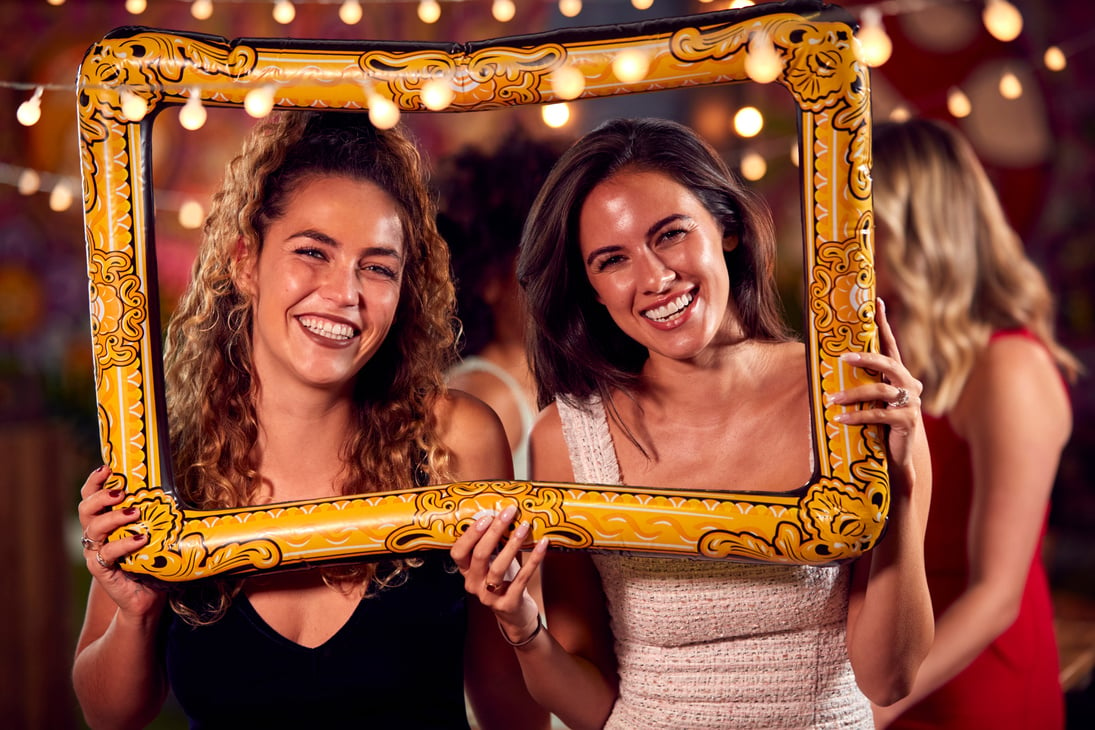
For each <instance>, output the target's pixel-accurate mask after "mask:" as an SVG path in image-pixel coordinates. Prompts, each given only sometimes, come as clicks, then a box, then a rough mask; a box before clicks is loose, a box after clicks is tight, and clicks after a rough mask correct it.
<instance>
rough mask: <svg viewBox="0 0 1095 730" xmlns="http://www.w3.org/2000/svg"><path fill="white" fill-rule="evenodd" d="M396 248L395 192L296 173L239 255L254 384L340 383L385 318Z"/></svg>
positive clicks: (375, 344) (346, 382)
mask: <svg viewBox="0 0 1095 730" xmlns="http://www.w3.org/2000/svg"><path fill="white" fill-rule="evenodd" d="M404 257H405V247H404V240H403V225H402V222H401V218H400V212H399V208H398V207H397V205H396V203H395V201H394V200H393V199H392V198H391V197H390V196H389V195H388V194H387V193H386V192H385V191H384V190H382V189H381V188H380V187H378V186H377V185H375V184H374V183H371V182H366V181H363V180H356V179H353V178H349V177H345V176H314V177H306V178H304V179H303V180H302V181H301V182H300V183H299V185H298V187H297V189H296V190H295V191H293V192H292V193H291V194H290V196H289V199H288V202H287V204H286V205H285V208H284V215H283V216H282V217H280V218H278V219H276V220H274V221H273V222H272V223H271V224H270V225H269V227H268V228H267V230H266V233H265V235H264V236H263V242H262V247H261V252H260V253H259V254H258V260H257V262H256V261H254V260H253V259H250V260H248V261H246V262H244V266H243V272H244V273H243V278H244V280H243V281H242V282H241V287H242V288H244V289H245V290H246V291H247V292H248V293H249V294H250V295H251V297H252V307H253V311H254V331H253V339H254V366H255V372H256V373H257V374H258V376H259V378H260V380H261V382H262V383H263V387H264V388H268V389H270V392H274V389H277V391H278V392H292V391H287V390H286V389H291V388H294V387H296V386H299V385H304V386H306V387H311V388H319V389H325V390H336V391H340V392H342V391H344V390H348V389H349V387H350V384H351V382H352V380H353V378H354V376H355V375H356V374H357V373H358V372H360V370H361V368H362V367H364V365H365V363H367V362H368V361H369V359H370V358H371V357H372V356H373V355H374V354H375V353H376V351H377V350H378V349H379V348H380V346H381V344H382V343H383V342H384V338H385V337H386V336H387V334H388V331H389V330H390V329H391V326H392V322H393V321H394V320H395V315H396V310H397V308H398V304H399V294H400V288H401V284H402V277H403V267H404Z"/></svg>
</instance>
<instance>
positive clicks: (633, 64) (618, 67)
mask: <svg viewBox="0 0 1095 730" xmlns="http://www.w3.org/2000/svg"><path fill="white" fill-rule="evenodd" d="M179 1H180V2H188V3H190V4H191V12H192V14H194V16H195V17H196V18H199V19H205V18H208V17H210V16H211V15H212V13H213V10H214V5H215V3H216V4H224V3H229V4H243V3H254V2H255V0H215V3H214V0H179ZM464 1H465V0H445V2H446V3H451V2H464ZM552 1H554V0H552ZM967 1H968V0H882V1H881V2H877V3H872V4H870V5H863V6H859V7H848V8H846V9H847V10H848V11H849V12H850V13H853V14H858V17H859V20H860V29H859V33H858V34H857V37H858V40H859V43H860V44H861V48H860V53H861V58H862V59H863V61H864V63H866V64H867V65H869V66H873V67H877V66H881V65H883V64H885V63H886V61H887V60H888V59H889V57H890V54H891V52H892V42H891V40H890V38H889V36H888V35H887V34H886V31H885V18H887V17H893V16H896V15H901V14H905V13H912V12H919V11H923V10H927V9H930V8H932V7H937V6H939V5H943V4H953V3H954V2H967ZM47 2H49V4H51V5H63V4H64V2H65V0H47ZM266 2H267V4H269V3H270V2H271V0H266ZM365 2H366V3H371V4H380V3H383V4H393V3H402V4H409V3H415V4H416V6H417V12H418V16H419V19H420V20H421V21H422V22H424V23H434V22H437V20H438V19H439V18H440V15H441V13H442V12H443V11H442V7H441V3H440V2H439V1H438V0H365ZM700 2H704V3H706V2H710V0H700ZM491 3H492V4H491V12H492V14H493V15H494V17H495V19H496V20H498V21H499V22H507V21H509V20H510V19H512V18H513V17H514V15H515V13H516V4H515V3H514V2H513V0H491ZM272 4H273V12H274V15H275V18H276V19H278V20H279V22H284V23H291V22H292V20H293V19H294V17H295V12H296V10H295V6H296V5H309V4H321V5H334V4H338V5H339V17H340V18H341V19H342V21H343V22H345V23H347V24H348V25H352V24H354V23H357V22H359V21H360V20H361V18H362V16H363V10H362V7H361V6H362V0H311V2H307V1H305V0H276V2H273V3H272ZM632 4H633V5H634V6H635V7H636V8H638V9H640V10H645V9H647V8H650V7H651V6H652V4H653V3H652V2H651V1H650V0H635V1H634V2H633V3H632ZM751 4H752V2H751V0H734V2H733V3H731V5H730V7H743V6H745V5H751ZM146 5H147V3H146V2H145V0H127V2H126V7H127V10H129V11H130V12H131V13H134V14H139V13H140V12H143V10H144V7H146ZM558 5H559V10H560V12H561V13H562V14H563V15H566V16H567V17H574V16H576V15H578V14H579V13H580V12H581V10H582V0H558ZM982 22H983V24H984V25H985V28H986V30H987V31H988V32H989V33H990V34H992V35H993V37H995V38H997V39H998V40H1001V41H1002V42H1009V41H1010V40H1013V39H1014V38H1016V37H1018V36H1019V34H1020V33H1021V31H1022V15H1021V13H1019V11H1018V10H1017V9H1016V8H1015V7H1014V6H1013V5H1011V4H1010V3H1009V2H1008V0H984V9H983V12H982ZM1093 45H1095V29H1091V30H1088V32H1087V33H1085V34H1084V35H1082V36H1079V37H1076V38H1072V39H1069V40H1066V41H1063V42H1061V43H1058V44H1056V45H1052V46H1049V47H1048V48H1046V49H1045V51H1044V52H1043V55H1042V57H1041V59H1040V63H1041V65H1043V66H1044V67H1045V68H1047V69H1049V70H1050V71H1052V72H1059V71H1062V70H1063V69H1065V68H1066V67H1067V65H1068V58H1069V57H1071V56H1075V55H1076V54H1077V53H1080V52H1082V51H1085V50H1087V49H1089V48H1091V47H1092V46H1093ZM597 60H598V61H599V62H608V63H610V64H611V66H612V69H613V72H614V73H615V74H616V76H617V77H618V78H619V79H620V80H622V81H625V82H627V83H636V82H638V81H641V80H642V79H643V78H644V77H645V76H646V74H647V72H648V71H649V64H650V59H649V58H648V57H647V56H645V55H644V54H643V53H642V52H641V51H635V50H634V49H629V50H625V51H622V52H620V53H618V54H613V55H612V56H604V57H600V58H598V59H597ZM587 62H589V61H588V60H587ZM579 63H580V62H579ZM782 64H783V60H782V58H781V57H780V55H779V54H778V53H777V52H776V50H775V48H774V46H773V45H772V42H771V39H769V38H767V37H766V36H765V35H764V34H754V35H753V36H752V37H751V38H750V40H749V47H748V53H747V56H746V61H745V66H746V72H747V74H748V75H749V77H750V78H751V79H752V80H753V81H755V82H757V83H769V82H771V81H774V80H775V79H776V78H778V76H779V74H780V72H781V71H782ZM1016 70H1018V67H1017V64H1016V63H1011V64H1008V65H1006V66H1005V69H1004V71H1003V72H1002V74H1001V78H1000V82H999V91H1000V94H1001V95H1002V96H1004V97H1005V98H1008V99H1014V98H1018V97H1019V96H1021V95H1022V93H1023V89H1022V84H1021V82H1020V81H1019V78H1018V76H1017V75H1016V73H1015V72H1016ZM407 79H411V80H421V76H420V75H419V74H418V73H415V72H411V73H401V72H386V73H385V74H384V75H383V79H380V78H379V77H370V76H365V77H364V78H363V77H362V75H361V73H360V72H359V71H355V72H353V73H352V74H351V73H349V72H341V73H339V72H335V73H321V74H316V73H301V74H297V75H296V76H295V80H296V81H299V82H313V81H321V82H332V81H334V82H338V81H343V82H344V81H347V80H351V81H353V82H354V83H357V84H359V85H361V87H362V101H363V102H364V105H365V106H366V107H367V108H368V111H369V116H370V120H371V121H372V122H373V124H374V125H376V126H377V127H380V128H389V127H392V126H394V125H395V124H396V123H397V122H398V121H399V115H400V110H399V108H398V107H397V106H396V104H395V103H394V102H393V101H391V100H390V99H388V98H386V97H385V96H383V95H381V94H380V93H378V92H377V91H376V89H375V86H374V82H375V81H377V80H384V81H393V80H407ZM281 83H285V84H289V83H293V82H281ZM550 84H551V88H552V92H553V93H554V94H555V95H556V96H557V97H558V98H559V99H560V100H561V101H560V102H557V103H551V104H545V105H544V108H543V109H542V110H541V111H542V116H543V121H544V124H545V125H547V126H550V127H561V126H565V125H566V124H567V123H568V122H569V120H570V119H571V114H570V109H569V106H568V103H567V102H569V101H571V100H574V99H577V98H578V97H579V96H581V94H582V92H583V91H584V89H585V76H584V74H583V73H582V71H581V69H580V68H579V67H578V66H577V65H575V64H573V63H572V64H570V65H567V66H563V67H561V68H559V69H556V70H555V71H554V72H553V74H552V76H551V78H550ZM212 86H213V85H210V86H209V87H203V85H201V84H195V85H191V86H189V87H188V91H187V92H186V102H185V103H184V104H182V105H181V107H180V109H179V123H180V125H182V126H183V127H184V128H185V129H188V130H196V129H199V128H201V127H202V125H204V123H205V121H206V118H207V113H206V110H205V108H204V105H203V104H202V91H203V90H208V89H209V88H212ZM216 87H217V88H224V86H223V82H222V83H219V84H217V85H216ZM0 88H9V89H14V90H16V91H30V92H31V94H30V96H28V97H27V98H26V99H25V100H24V101H22V102H21V103H20V104H19V106H18V107H17V109H16V118H17V120H18V121H19V123H20V124H23V125H25V126H31V125H33V124H36V123H37V122H38V121H39V120H40V118H41V101H42V97H43V94H44V93H45V92H47V91H48V92H55V91H60V92H65V93H68V94H72V93H73V91H74V87H73V85H71V84H55V83H45V84H35V83H30V82H23V81H5V80H0ZM85 88H88V89H91V90H95V89H100V90H102V89H108V88H109V89H112V90H113V89H117V87H106V86H88V87H85ZM276 93H277V86H276V85H274V84H263V85H259V86H255V87H254V88H252V89H251V90H250V91H248V92H247V94H246V96H245V98H244V108H245V110H246V111H247V112H248V113H249V114H251V115H252V116H254V117H262V116H265V115H267V114H269V113H270V111H271V110H272V109H273V106H274V103H275V96H276ZM120 97H121V103H122V113H123V114H124V115H125V116H126V118H128V119H129V120H131V121H139V120H140V119H141V118H143V117H144V115H145V114H146V113H147V111H148V102H147V101H146V100H145V99H144V98H142V97H141V96H139V95H137V94H135V93H133V92H132V91H130V90H129V89H124V88H123V89H121V91H120ZM421 98H422V103H423V105H424V106H426V108H427V109H430V110H432V111H440V110H443V109H446V108H448V106H449V105H450V104H451V103H452V102H453V100H454V92H453V89H452V85H451V84H450V83H448V80H447V79H445V78H435V79H431V80H429V81H427V82H425V83H423V85H422V88H421ZM947 109H948V111H949V113H950V114H951V115H952V116H954V117H955V118H962V117H965V116H968V115H969V114H970V113H971V112H972V107H971V102H970V99H969V97H968V96H967V95H966V93H965V92H964V91H963V90H962V89H961V88H960V87H958V86H953V87H951V88H950V89H948V91H947ZM739 114H740V112H739ZM758 114H759V112H758ZM902 114H908V111H907V110H905V109H903V108H899V109H896V110H894V116H896V117H898V118H900V117H901V115H902ZM762 123H763V120H761V124H762ZM738 133H739V136H742V137H743V138H746V137H747V136H751V135H743V134H741V132H740V130H739V132H738ZM754 134H755V133H754ZM754 149H755V147H754ZM0 165H2V167H0V184H7V185H12V186H15V187H17V188H18V189H19V190H20V192H22V193H23V194H27V195H30V194H34V193H36V192H40V191H41V192H46V191H49V192H50V194H51V207H53V206H54V202H56V203H57V205H61V204H62V203H63V202H64V200H65V196H66V193H65V191H67V192H68V195H69V197H71V194H72V193H73V192H74V191H79V190H80V181H79V180H77V179H75V178H68V177H64V176H59V175H55V174H52V173H48V172H43V171H38V170H32V169H29V168H21V167H16V166H13V165H8V164H5V163H0ZM754 168H756V166H754ZM762 175H763V173H761V176H762ZM750 177H751V179H756V178H752V176H750ZM57 190H61V191H62V192H56V191H57ZM157 195H158V196H160V195H164V196H165V197H162V198H160V197H158V198H157V200H158V202H157V207H161V208H164V209H167V210H179V211H181V209H182V208H184V207H186V206H184V204H185V203H187V202H188V199H187V198H186V197H185V196H183V195H182V194H176V193H171V192H166V193H160V192H158V193H157ZM53 198H57V200H56V201H54V200H53ZM160 201H162V202H163V204H162V205H161V203H160ZM66 207H67V206H66ZM55 209H57V208H55ZM61 209H64V208H61ZM183 225H186V223H183Z"/></svg>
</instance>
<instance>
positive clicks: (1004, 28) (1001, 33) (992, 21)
mask: <svg viewBox="0 0 1095 730" xmlns="http://www.w3.org/2000/svg"><path fill="white" fill-rule="evenodd" d="M981 21H982V22H983V23H984V24H985V28H986V29H987V30H988V32H989V33H990V34H992V37H993V38H995V39H996V40H998V41H1004V42H1005V43H1006V42H1008V41H1013V40H1015V39H1016V38H1018V37H1019V33H1021V32H1022V31H1023V15H1022V14H1021V13H1020V12H1019V9H1018V8H1016V7H1015V6H1014V5H1012V4H1011V3H1009V2H1008V1H1007V0H988V2H986V3H985V9H984V10H982V11H981Z"/></svg>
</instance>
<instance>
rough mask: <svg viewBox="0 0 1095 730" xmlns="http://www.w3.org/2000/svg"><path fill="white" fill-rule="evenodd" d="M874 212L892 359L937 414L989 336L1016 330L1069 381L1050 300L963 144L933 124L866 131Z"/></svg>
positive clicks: (1069, 366)
mask: <svg viewBox="0 0 1095 730" xmlns="http://www.w3.org/2000/svg"><path fill="white" fill-rule="evenodd" d="M873 157H874V159H873V173H872V177H873V183H874V212H875V217H876V221H877V223H878V225H879V226H880V227H882V228H883V229H884V231H885V233H887V234H889V237H888V238H887V239H886V240H885V241H884V243H882V244H881V245H880V246H879V247H878V249H879V250H878V255H879V257H880V261H879V264H880V269H882V270H883V271H884V272H885V273H886V275H888V276H889V278H890V280H891V287H890V289H891V292H890V293H889V296H891V297H894V298H895V299H896V300H897V305H898V306H897V307H895V310H896V312H897V318H898V325H899V328H900V331H899V332H898V337H899V342H900V345H901V354H902V357H903V359H904V361H905V364H906V365H907V366H908V368H909V370H910V371H911V372H912V373H913V375H915V376H916V377H917V378H919V379H920V380H921V381H922V382H923V383H924V406H925V410H926V411H928V412H929V413H933V414H936V415H939V414H942V413H946V412H947V411H949V410H950V409H951V408H952V407H953V406H954V404H955V402H956V401H957V400H958V397H959V395H960V394H961V392H962V389H963V388H964V387H965V384H966V380H967V379H968V377H969V374H970V371H971V370H972V368H973V365H974V363H975V361H976V359H977V357H978V356H979V355H980V354H981V352H982V350H983V349H984V348H985V346H986V344H987V343H988V340H989V337H990V336H991V335H992V333H993V332H995V331H998V330H1007V329H1019V328H1023V329H1026V330H1028V331H1030V332H1031V333H1032V334H1033V335H1034V336H1035V337H1037V338H1038V339H1039V340H1040V341H1041V342H1042V344H1043V345H1045V347H1046V349H1047V350H1049V352H1050V354H1051V355H1052V356H1053V358H1054V359H1055V361H1056V362H1057V365H1058V366H1059V367H1060V369H1061V371H1062V373H1063V374H1064V375H1065V376H1066V377H1067V378H1068V379H1070V380H1072V379H1074V378H1075V377H1076V376H1077V374H1078V373H1079V371H1080V365H1079V362H1078V361H1077V360H1076V358H1075V357H1073V356H1072V355H1071V354H1070V353H1069V352H1068V351H1067V350H1066V349H1065V348H1064V347H1062V346H1061V345H1060V343H1058V342H1057V340H1056V337H1055V336H1054V332H1053V329H1054V328H1053V316H1054V306H1053V297H1052V295H1051V293H1050V291H1049V287H1048V286H1047V284H1046V280H1045V278H1044V277H1043V276H1042V273H1041V272H1040V271H1039V270H1038V268H1037V267H1036V266H1035V265H1034V263H1033V262H1032V261H1031V260H1030V259H1029V258H1028V257H1027V256H1026V254H1025V252H1024V250H1023V243H1022V241H1021V240H1020V238H1019V236H1018V234H1017V233H1016V232H1015V231H1014V230H1013V229H1012V228H1011V226H1010V225H1009V223H1008V221H1007V218H1006V217H1005V215H1004V212H1003V210H1002V208H1001V206H1000V201H999V199H998V198H997V195H996V191H995V190H994V189H993V187H992V183H991V182H990V181H989V179H988V176H987V175H986V173H985V170H984V168H983V167H982V166H981V163H980V161H979V160H978V158H977V155H976V153H975V152H974V150H973V148H972V146H971V145H970V144H969V142H967V141H966V139H965V138H964V137H962V136H961V135H960V134H959V133H958V132H957V131H956V130H954V129H953V128H951V127H948V126H947V125H944V124H942V123H939V122H935V121H931V120H923V119H914V120H910V121H907V122H885V123H882V124H879V125H877V126H876V127H875V129H874V144H873Z"/></svg>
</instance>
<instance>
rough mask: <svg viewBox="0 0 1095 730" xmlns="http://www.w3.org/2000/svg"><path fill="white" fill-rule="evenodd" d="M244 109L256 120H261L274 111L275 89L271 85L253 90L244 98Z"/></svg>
mask: <svg viewBox="0 0 1095 730" xmlns="http://www.w3.org/2000/svg"><path fill="white" fill-rule="evenodd" d="M243 108H244V110H245V111H246V112H247V113H248V114H250V115H251V116H252V117H254V118H255V119H261V118H263V117H265V116H266V115H268V114H269V113H270V112H271V111H273V109H274V87H273V86H271V85H267V86H260V87H258V88H257V89H251V90H250V91H248V92H247V95H246V96H244V97H243Z"/></svg>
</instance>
